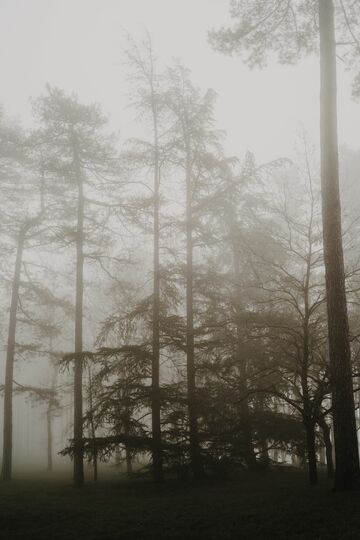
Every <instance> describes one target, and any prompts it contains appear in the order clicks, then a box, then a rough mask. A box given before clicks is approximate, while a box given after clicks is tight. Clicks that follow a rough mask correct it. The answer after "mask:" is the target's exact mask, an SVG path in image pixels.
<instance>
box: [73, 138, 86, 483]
mask: <svg viewBox="0 0 360 540" xmlns="http://www.w3.org/2000/svg"><path fill="white" fill-rule="evenodd" d="M73 152H74V165H75V175H76V181H77V186H78V200H77V230H76V294H75V353H82V350H83V294H84V277H83V274H84V253H83V243H84V193H83V178H82V171H81V165H80V156H79V148H78V142H77V140H76V137H74V140H73ZM82 375H83V361H82V358H81V357H78V358H76V359H75V366H74V485H75V486H77V487H81V486H83V484H84V458H83V395H82V392H83V391H82Z"/></svg>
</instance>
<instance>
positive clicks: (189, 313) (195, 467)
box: [186, 144, 204, 479]
mask: <svg viewBox="0 0 360 540" xmlns="http://www.w3.org/2000/svg"><path fill="white" fill-rule="evenodd" d="M186 150H187V151H186V154H187V157H186V361H187V362H186V367H187V399H188V414H189V435H190V456H191V467H192V471H193V474H194V477H195V478H197V479H201V478H202V477H203V476H204V469H203V463H202V458H201V453H200V446H199V433H198V417H197V415H198V412H197V402H196V370H195V349H194V305H193V302H194V300H193V286H194V283H193V239H192V232H193V223H192V181H191V180H192V178H191V177H192V175H191V166H190V148H189V145H188V144H187V149H186Z"/></svg>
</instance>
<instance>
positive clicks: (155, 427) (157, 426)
mask: <svg viewBox="0 0 360 540" xmlns="http://www.w3.org/2000/svg"><path fill="white" fill-rule="evenodd" d="M154 99H155V98H154V96H153V124H154V302H153V346H152V347H153V351H152V352H153V354H152V366H151V367H152V369H151V377H152V401H151V412H152V417H151V418H152V437H153V452H152V457H153V478H154V481H155V482H161V481H162V480H163V466H162V462H163V460H162V451H161V403H160V244H159V242H160V238H159V237H160V229H159V210H160V169H159V142H158V125H157V111H156V104H155V102H154Z"/></svg>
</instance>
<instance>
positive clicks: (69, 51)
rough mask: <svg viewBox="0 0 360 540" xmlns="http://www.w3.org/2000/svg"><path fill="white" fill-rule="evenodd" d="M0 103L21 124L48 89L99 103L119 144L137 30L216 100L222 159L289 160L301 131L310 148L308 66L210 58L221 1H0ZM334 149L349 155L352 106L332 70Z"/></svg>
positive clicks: (312, 95)
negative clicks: (128, 41) (338, 146)
mask: <svg viewBox="0 0 360 540" xmlns="http://www.w3.org/2000/svg"><path fill="white" fill-rule="evenodd" d="M0 6H1V16H0V65H1V85H0V103H2V104H3V106H4V107H5V110H6V111H7V112H8V114H9V115H11V116H17V117H18V118H19V119H22V120H23V122H24V124H25V125H26V126H29V125H30V105H29V96H32V97H36V96H37V95H39V94H40V93H41V92H42V91H43V89H44V85H45V84H46V83H47V82H49V83H50V84H52V85H57V86H59V87H61V88H64V89H65V90H66V91H75V92H76V93H77V94H78V96H79V98H80V99H81V100H83V101H84V102H89V101H99V102H100V103H101V105H102V107H103V109H104V111H105V112H107V113H109V114H110V117H111V124H112V127H113V128H114V129H116V130H120V136H121V137H122V138H126V137H127V136H129V135H132V133H131V129H132V128H131V122H132V119H133V113H132V112H131V111H130V110H129V108H127V96H126V93H127V91H128V87H127V83H126V73H125V68H124V65H123V55H122V49H123V47H124V43H125V39H124V34H125V31H126V32H129V33H130V34H131V35H133V37H135V38H137V39H139V38H141V36H142V35H143V34H144V31H145V29H147V30H148V31H149V32H150V34H151V35H152V38H153V43H154V47H155V49H156V51H157V54H158V56H159V58H160V59H161V62H164V63H166V62H168V61H169V60H171V57H176V58H180V59H181V60H182V61H183V62H184V64H185V65H186V66H188V67H189V68H190V69H191V70H192V75H193V80H194V82H195V83H196V84H198V85H200V86H201V87H203V88H204V89H206V88H208V87H211V88H213V89H214V90H215V91H216V92H217V93H218V104H217V119H218V127H219V128H222V129H225V130H226V132H227V135H228V139H227V143H226V148H227V151H228V152H229V153H234V154H235V153H236V154H237V155H239V156H241V155H243V153H244V152H245V151H246V150H247V149H249V150H251V151H253V152H254V153H255V155H256V157H257V160H258V161H263V160H268V159H273V158H277V157H282V156H291V155H292V152H293V148H294V145H295V141H296V136H297V134H298V133H299V132H300V131H301V130H302V128H305V129H306V130H307V131H308V133H309V134H310V136H311V138H312V139H313V140H314V142H315V143H316V144H317V142H318V117H319V110H318V99H319V97H318V96H319V82H318V80H319V76H318V59H317V58H314V57H313V58H310V59H307V60H306V61H303V62H301V64H298V65H297V66H291V67H288V66H279V65H277V64H275V63H272V64H271V65H269V66H268V68H267V69H265V70H264V71H257V70H255V71H249V70H248V68H246V67H244V66H242V64H241V60H240V59H239V58H228V57H224V56H222V55H220V54H219V53H215V52H214V51H212V49H211V48H210V46H209V44H208V43H207V31H208V30H209V29H211V28H212V27H214V26H215V27H217V26H219V25H221V24H225V23H226V22H227V21H228V15H227V13H228V2H227V0H0ZM339 64H340V65H339V135H340V143H347V144H348V145H350V146H352V147H354V148H357V147H359V146H360V145H359V141H358V126H359V125H360V104H358V103H354V102H353V101H352V100H351V92H350V82H351V74H349V73H346V72H344V71H343V70H342V67H341V62H339Z"/></svg>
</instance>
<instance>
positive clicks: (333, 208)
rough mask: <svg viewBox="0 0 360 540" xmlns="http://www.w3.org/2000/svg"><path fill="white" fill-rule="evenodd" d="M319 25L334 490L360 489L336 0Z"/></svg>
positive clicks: (324, 4)
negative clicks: (342, 182)
mask: <svg viewBox="0 0 360 540" xmlns="http://www.w3.org/2000/svg"><path fill="white" fill-rule="evenodd" d="M319 25H320V72H321V91H320V96H321V97H320V100H321V105H320V109H321V115H320V123H321V128H320V139H321V194H322V215H323V238H324V259H325V275H326V294H327V314H328V332H329V355H330V367H331V383H332V403H333V416H334V439H335V441H334V442H335V456H336V459H335V461H336V463H335V483H334V489H335V490H348V489H352V488H354V487H355V486H357V485H358V483H359V472H360V471H359V451H358V441H357V434H356V421H355V407H354V395H353V385H352V373H351V357H350V343H349V325H348V315H347V306H346V293H345V277H344V258H343V246H342V233H341V208H340V194H339V163H338V140H337V103H336V99H337V90H336V48H335V28H334V6H333V1H332V0H319Z"/></svg>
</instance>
